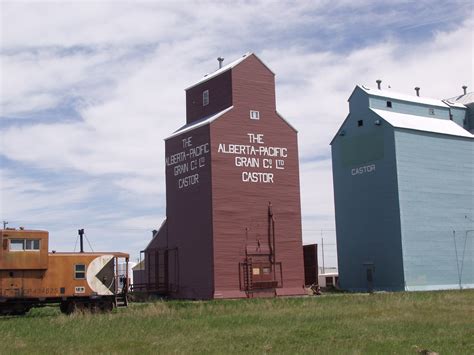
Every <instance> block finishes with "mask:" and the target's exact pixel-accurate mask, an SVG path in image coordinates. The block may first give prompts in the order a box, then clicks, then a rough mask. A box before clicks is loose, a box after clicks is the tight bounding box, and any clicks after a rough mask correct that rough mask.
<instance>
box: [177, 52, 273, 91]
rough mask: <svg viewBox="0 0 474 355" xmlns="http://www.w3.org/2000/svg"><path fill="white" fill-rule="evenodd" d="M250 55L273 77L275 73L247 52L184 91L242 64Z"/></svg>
mask: <svg viewBox="0 0 474 355" xmlns="http://www.w3.org/2000/svg"><path fill="white" fill-rule="evenodd" d="M251 55H253V56H255V57H256V58H257V59H258V60H259V61H260V62H261V63H262V64H263V65H264V66H265V67H266V68H267V69H268V70H269V71H270V72H271V73H272V74H273V75H275V73H274V72H273V71H272V70H271V69H270V68H269V67H268V66H267V65H266V64H265V63H264V62H263V61H262V60H261V59H260V58H259V57H258V56H257V55H256V54H255V53H251V52H247V53H245V54H244V55H243V56H242V57H240V58H239V59H236V60H234V61H233V62H231V63H229V64H227V65H224V66H223V67H222V68H220V69H217V70H216V71H215V72H212V73H209V74H206V75H204V77H203V78H202V79H200V80H198V81H197V82H195V83H194V84H192V85H191V86H189V87H187V88H186V89H184V90H189V89H191V88H193V87H195V86H198V85H199V84H202V83H204V82H206V81H208V80H210V79H212V78H215V77H216V76H218V75H220V74H222V73H224V72H226V71H228V70H231V69H232V68H234V67H236V66H237V65H239V64H240V63H241V62H243V61H244V60H245V59H247V58H248V57H250V56H251Z"/></svg>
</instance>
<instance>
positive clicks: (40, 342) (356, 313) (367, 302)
mask: <svg viewBox="0 0 474 355" xmlns="http://www.w3.org/2000/svg"><path fill="white" fill-rule="evenodd" d="M473 319H474V291H473V290H470V291H449V292H418V293H384V294H373V295H363V294H335V295H327V296H322V297H305V298H280V299H256V300H239V301H235V300H230V301H209V302H202V301H195V302H190V301H171V302H164V301H156V302H151V303H143V304H139V303H138V304H132V305H131V306H130V307H129V308H128V309H120V310H117V311H114V312H113V313H110V314H101V315H91V314H76V315H72V316H65V315H62V314H60V313H59V311H58V310H57V309H55V308H50V307H48V308H44V309H39V310H33V311H31V312H30V314H29V315H27V316H26V317H23V318H20V317H4V318H0V334H2V340H3V341H2V345H1V348H0V353H58V354H59V353H61V354H64V353H75V354H90V353H112V354H114V353H162V354H170V353H174V354H186V353H206V354H207V353H216V354H227V353H239V354H240V353H257V354H262V353H276V354H294V353H331V354H333V353H344V354H367V353H383V354H385V353H404V354H407V353H408V354H410V353H411V354H417V353H424V352H426V351H428V350H429V351H433V352H438V353H440V354H461V353H465V354H473V353H474V321H473Z"/></svg>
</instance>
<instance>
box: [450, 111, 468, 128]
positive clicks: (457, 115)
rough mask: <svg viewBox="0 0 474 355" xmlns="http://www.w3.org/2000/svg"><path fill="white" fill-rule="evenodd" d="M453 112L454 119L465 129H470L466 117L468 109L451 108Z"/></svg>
mask: <svg viewBox="0 0 474 355" xmlns="http://www.w3.org/2000/svg"><path fill="white" fill-rule="evenodd" d="M451 114H452V115H453V121H454V122H456V123H457V124H458V125H460V126H461V127H462V128H464V129H468V128H469V127H468V124H467V123H468V122H467V119H466V109H463V108H456V107H452V108H451Z"/></svg>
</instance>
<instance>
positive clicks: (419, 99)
mask: <svg viewBox="0 0 474 355" xmlns="http://www.w3.org/2000/svg"><path fill="white" fill-rule="evenodd" d="M358 86H359V87H360V88H361V89H362V90H364V91H365V92H366V93H367V94H369V95H373V96H380V97H386V98H390V99H395V100H402V101H409V102H416V103H419V104H425V105H431V106H440V107H446V108H447V107H448V105H446V104H445V103H444V102H443V101H442V100H438V99H432V98H430V97H423V96H416V95H406V94H401V93H398V92H394V91H391V90H379V89H371V88H368V87H366V86H362V85H358Z"/></svg>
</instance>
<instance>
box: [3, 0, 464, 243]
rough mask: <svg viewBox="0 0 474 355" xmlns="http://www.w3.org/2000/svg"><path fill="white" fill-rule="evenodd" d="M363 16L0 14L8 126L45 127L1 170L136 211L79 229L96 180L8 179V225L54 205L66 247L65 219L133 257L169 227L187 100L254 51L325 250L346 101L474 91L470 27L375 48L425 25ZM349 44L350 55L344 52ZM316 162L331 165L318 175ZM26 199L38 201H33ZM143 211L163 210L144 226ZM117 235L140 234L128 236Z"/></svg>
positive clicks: (214, 9) (42, 10)
mask: <svg viewBox="0 0 474 355" xmlns="http://www.w3.org/2000/svg"><path fill="white" fill-rule="evenodd" d="M364 5H365V6H367V8H365V7H359V6H361V4H360V3H359V2H358V3H357V6H356V5H355V4H353V2H338V3H337V4H333V2H329V1H326V2H324V1H323V2H319V3H318V4H317V5H316V6H314V5H312V4H309V3H306V2H296V3H284V2H277V3H276V4H273V3H272V6H269V3H268V2H252V3H226V2H221V3H214V4H213V6H209V4H207V5H206V3H201V5H200V6H194V7H192V9H190V8H189V7H187V6H183V3H179V2H178V3H176V4H173V3H159V4H157V3H139V4H138V5H137V4H134V3H125V4H123V3H121V4H118V5H117V4H111V3H105V2H104V3H67V4H64V5H62V6H57V4H51V3H50V4H34V5H32V4H24V3H23V4H22V3H20V4H8V6H6V5H4V4H2V23H3V24H2V27H1V29H2V37H1V38H2V43H1V44H2V53H1V55H2V62H1V74H2V78H1V91H2V93H1V99H0V100H1V101H0V105H1V112H2V115H4V116H13V117H18V116H25V117H30V116H31V117H33V118H34V119H37V122H35V123H34V124H21V125H11V126H5V128H4V129H3V130H2V142H1V144H2V154H3V156H4V157H7V158H8V159H9V160H10V161H12V162H21V163H23V164H25V165H27V166H33V167H41V168H43V169H48V170H49V171H50V172H51V173H55V174H58V175H61V176H62V175H63V174H66V175H67V174H70V173H71V172H74V173H78V174H82V175H83V176H84V177H88V178H89V179H100V180H101V181H102V182H103V183H105V184H107V185H108V186H109V187H110V189H115V190H114V191H115V193H116V194H117V195H118V197H117V198H118V199H119V200H120V201H121V202H124V201H126V202H127V205H125V206H118V207H117V210H108V209H105V210H104V209H102V210H101V209H100V208H99V207H97V206H96V207H93V206H92V207H90V208H89V210H90V211H89V212H84V211H82V215H81V211H79V210H78V209H77V208H71V207H70V206H72V205H73V204H74V203H76V202H77V201H78V200H74V198H76V199H80V200H81V201H83V202H87V201H89V202H90V201H91V200H92V198H93V197H92V196H93V195H91V191H93V192H96V191H97V189H100V188H101V187H100V186H99V187H98V186H96V185H95V180H94V183H91V184H89V183H90V181H86V182H85V183H84V182H80V183H78V182H74V183H71V184H72V185H70V186H69V185H68V186H66V189H67V190H68V191H70V192H71V194H67V195H69V196H70V198H71V199H69V197H68V198H66V196H62V194H61V192H55V190H54V186H50V185H47V187H45V184H44V183H43V182H42V181H43V180H42V178H41V177H33V176H29V177H28V178H25V177H20V178H19V179H18V180H17V183H16V185H11V184H12V177H11V175H8V174H7V175H6V176H7V178H6V180H5V179H3V180H5V181H6V182H7V183H8V185H5V184H3V186H2V197H1V200H2V202H3V201H7V198H8V199H10V200H11V199H14V200H17V201H18V203H17V204H16V205H15V207H14V208H12V207H9V206H7V208H6V209H4V213H8V215H10V216H12V215H23V216H25V215H27V214H28V213H29V212H30V209H29V208H28V206H27V204H28V201H30V202H29V203H31V204H34V205H38V206H40V207H41V208H44V210H45V211H46V210H48V206H49V205H48V203H47V202H46V201H48V200H49V199H50V197H53V199H52V201H53V202H54V201H56V202H54V203H53V206H56V207H57V208H58V210H59V209H60V208H61V207H62V210H63V213H60V214H59V213H58V215H57V219H58V220H61V221H63V222H61V223H62V224H61V226H59V227H57V231H61V233H65V231H64V230H63V229H62V228H64V224H65V223H68V219H69V220H70V219H71V218H74V220H75V221H76V222H77V223H82V222H84V223H86V222H87V218H85V216H86V215H87V214H89V215H91V214H96V215H98V216H95V217H94V219H93V221H94V222H93V223H92V226H93V228H94V229H93V230H91V233H98V234H100V223H102V222H105V221H106V222H107V223H108V224H109V225H111V226H110V229H109V232H108V233H109V234H107V236H108V237H107V238H109V237H110V238H112V237H111V235H120V236H121V237H120V238H122V239H123V240H124V241H126V242H127V243H131V244H133V245H134V246H136V245H137V243H136V242H135V240H136V239H137V236H136V235H134V236H132V235H133V234H134V233H136V234H140V233H142V232H143V231H144V230H149V229H153V228H156V227H157V226H158V225H159V224H160V223H161V217H160V216H161V214H162V212H163V207H164V168H163V166H164V164H163V162H164V142H163V138H164V137H166V136H167V135H168V134H170V133H171V132H172V131H174V130H175V129H177V128H178V127H179V126H181V125H182V124H184V121H185V96H184V91H183V89H184V88H185V87H187V86H188V85H190V84H191V83H192V82H193V81H194V80H197V79H199V78H200V77H201V76H202V75H203V74H205V73H207V72H210V71H212V70H214V69H215V68H216V66H217V62H216V60H215V58H216V57H217V56H218V55H224V56H225V57H226V62H228V61H230V60H232V59H234V58H237V57H238V56H240V55H241V54H242V53H244V52H247V51H248V50H256V51H257V54H258V55H259V57H260V58H261V59H262V60H264V61H265V62H266V63H267V64H268V65H269V67H270V68H271V69H272V70H273V71H274V72H275V73H276V76H277V88H276V90H277V107H278V110H279V111H280V112H281V113H282V115H283V116H284V117H285V118H287V119H288V120H289V121H290V122H291V123H292V124H293V125H294V126H295V127H296V128H297V129H299V132H300V133H299V144H300V155H301V160H302V162H304V163H303V164H302V165H301V191H302V210H303V216H304V220H303V228H304V230H305V239H306V240H305V241H313V240H315V238H316V236H315V234H314V233H315V232H314V231H317V230H320V229H322V228H323V229H331V228H333V225H334V221H333V213H334V211H333V200H332V181H331V171H330V161H329V159H330V147H329V142H330V140H331V139H332V137H333V135H334V134H335V132H336V130H337V128H338V127H339V125H340V124H341V123H342V121H343V120H344V118H345V117H346V115H347V113H348V105H347V102H346V100H347V98H348V97H349V95H350V93H351V91H352V89H353V88H354V86H355V85H356V84H359V83H360V84H369V85H372V86H373V84H374V83H375V80H376V79H379V78H380V79H382V80H383V85H388V84H389V85H391V87H392V88H393V89H394V90H398V91H402V92H405V93H410V92H412V91H413V87H414V86H420V87H421V93H422V95H427V96H434V97H440V98H443V97H450V96H453V95H455V94H456V93H459V92H460V90H461V89H460V87H461V85H463V84H466V85H469V86H471V87H472V84H473V80H472V73H473V72H472V30H471V29H472V21H471V20H466V21H465V22H464V23H459V24H458V25H457V27H456V26H454V25H453V26H451V27H450V30H449V31H447V30H446V31H439V32H438V33H437V34H436V35H435V36H434V37H433V38H431V37H430V36H429V35H426V36H425V38H428V40H426V41H425V42H423V41H422V42H420V41H407V40H406V39H400V38H399V37H397V36H396V33H394V32H388V34H387V35H386V36H385V37H381V38H376V36H375V35H374V32H375V31H377V30H379V29H381V28H382V27H381V26H383V24H379V25H377V23H380V22H381V21H379V19H381V18H384V20H385V21H386V23H387V24H389V25H390V26H393V27H394V28H405V29H406V28H408V27H409V26H413V25H414V22H416V21H415V20H416V19H417V18H418V15H414V16H413V18H409V19H400V16H399V15H400V12H397V11H396V10H390V11H389V12H388V13H380V11H376V10H374V7H373V6H372V5H373V3H371V2H366V3H364ZM420 6H421V5H420ZM426 11H429V9H428V10H426ZM404 12H406V10H404ZM422 15H423V16H427V15H429V14H427V13H424V14H422ZM422 15H419V16H422ZM446 17H447V18H449V17H450V16H449V15H446ZM104 19H106V20H104ZM443 21H444V20H443ZM348 23H349V24H351V26H353V27H348V25H347V24H348ZM377 26H378V27H377ZM387 26H388V25H387ZM319 29H320V31H321V32H322V31H329V29H330V31H332V32H331V35H332V37H328V36H327V32H326V35H325V36H318V33H319V32H318V31H319ZM359 29H360V31H362V32H360V31H359ZM309 30H311V31H312V32H311V33H310V34H308V33H306V31H309ZM420 30H422V28H421V29H420ZM351 32H355V33H351ZM352 36H353V37H352ZM357 36H359V37H357ZM371 36H372V37H374V39H372V40H367V43H366V42H364V43H366V44H364V45H354V46H353V47H349V48H346V47H344V45H348V44H350V41H348V40H347V38H354V40H357V39H358V38H362V37H368V38H369V37H371ZM375 38H376V39H375ZM325 43H327V44H328V45H327V46H326V47H325V49H321V48H324V47H323V45H324V44H325ZM341 43H342V44H343V45H342V47H344V48H342V49H340V48H339V49H338V48H334V46H336V47H337V46H338V45H341ZM71 99H73V100H75V101H74V103H73V106H72V108H73V109H74V110H76V111H77V112H76V113H77V115H78V116H79V118H78V119H75V120H73V121H68V122H65V121H63V120H59V122H56V121H57V119H56V121H54V120H53V122H51V121H47V122H42V121H41V119H40V118H37V117H36V116H35V114H34V111H37V110H47V109H56V108H57V107H58V105H60V104H61V103H64V102H65V101H66V102H67V101H68V100H71ZM70 113H71V112H67V111H66V112H65V115H69V114H70ZM42 117H43V116H42ZM65 118H68V117H65ZM315 157H317V158H318V159H319V160H320V161H317V162H314V161H312V162H311V160H312V159H313V160H314V158H315ZM2 176H3V174H2ZM38 181H39V182H38ZM74 184H77V185H74ZM22 185H25V186H26V185H32V186H38V189H39V190H38V189H36V190H34V191H31V192H27V191H24V190H22V187H21V186H22ZM8 186H9V187H8ZM12 186H13V187H12ZM41 189H47V193H46V192H42V190H41ZM74 196H75V197H74ZM73 197H74V198H73ZM150 206H152V207H150ZM145 207H146V208H154V209H155V210H153V211H149V210H146V209H145V210H143V211H142V210H140V211H139V212H137V210H139V209H140V208H145ZM127 209H133V210H134V212H133V213H131V212H130V213H129V212H128V210H127ZM67 211H73V212H70V214H69V215H68V212H67ZM147 211H148V212H147ZM137 214H140V215H144V216H146V217H144V218H139V217H138V215H137ZM155 217H156V219H155ZM35 221H36V219H35ZM49 221H51V225H53V221H52V220H51V219H49ZM123 221H126V222H124V223H122V222H123ZM120 228H124V230H127V229H128V230H129V231H130V233H128V234H127V232H120V233H119V232H118V231H117V230H118V229H120ZM306 232H308V234H307V237H306ZM134 238H135V239H134ZM328 238H329V237H328ZM138 239H139V240H142V239H140V238H138ZM145 239H146V240H148V236H146V238H145ZM105 245H106V244H105ZM141 247H144V245H142V246H141ZM134 248H135V247H134Z"/></svg>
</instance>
